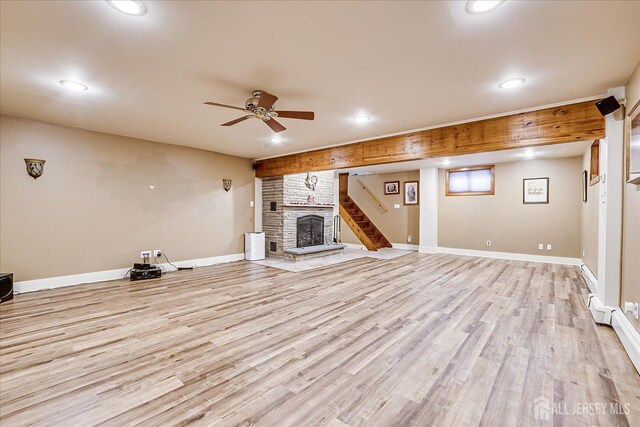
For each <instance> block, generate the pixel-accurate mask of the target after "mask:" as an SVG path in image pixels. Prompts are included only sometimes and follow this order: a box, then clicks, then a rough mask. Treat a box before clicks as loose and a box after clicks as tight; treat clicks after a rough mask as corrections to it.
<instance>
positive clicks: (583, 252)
mask: <svg viewBox="0 0 640 427" xmlns="http://www.w3.org/2000/svg"><path fill="white" fill-rule="evenodd" d="M586 254H587V251H585V250H584V249H583V250H582V256H583V257H584V256H585V255H586Z"/></svg>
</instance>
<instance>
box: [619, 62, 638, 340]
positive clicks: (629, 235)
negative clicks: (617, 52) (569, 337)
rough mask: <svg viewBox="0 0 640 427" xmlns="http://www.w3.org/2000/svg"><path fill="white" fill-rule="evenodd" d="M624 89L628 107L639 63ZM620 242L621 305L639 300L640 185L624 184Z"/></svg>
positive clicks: (632, 100)
mask: <svg viewBox="0 0 640 427" xmlns="http://www.w3.org/2000/svg"><path fill="white" fill-rule="evenodd" d="M625 90H626V98H627V107H628V110H627V111H629V110H630V109H631V108H633V106H634V105H635V104H636V102H638V100H639V99H640V64H638V66H637V67H636V69H635V71H634V72H633V74H632V75H631V78H630V79H629V81H628V82H627V85H626V88H625ZM627 125H628V121H627ZM625 174H626V172H625ZM625 179H626V175H625ZM622 246H623V249H622V292H621V298H622V301H621V305H624V302H625V301H632V302H638V303H640V185H634V184H627V183H625V184H624V205H623V230H622ZM627 317H628V318H629V320H631V322H632V323H633V324H634V325H635V327H636V329H638V330H639V331H640V322H639V321H638V320H637V319H635V318H634V317H633V316H630V315H628V316H627Z"/></svg>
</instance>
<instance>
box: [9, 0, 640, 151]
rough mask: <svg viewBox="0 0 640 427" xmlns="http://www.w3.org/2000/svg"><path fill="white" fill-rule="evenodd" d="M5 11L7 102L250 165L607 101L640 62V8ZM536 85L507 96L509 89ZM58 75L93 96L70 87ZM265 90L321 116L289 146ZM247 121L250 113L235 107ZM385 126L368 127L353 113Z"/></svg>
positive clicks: (203, 5) (530, 4)
mask: <svg viewBox="0 0 640 427" xmlns="http://www.w3.org/2000/svg"><path fill="white" fill-rule="evenodd" d="M146 4H147V7H148V13H147V14H146V15H144V16H141V17H135V16H128V15H124V14H121V13H119V12H117V11H116V10H114V9H113V8H111V7H110V6H109V5H108V4H107V3H106V2H104V1H102V0H97V1H6V0H4V1H2V2H1V3H0V17H1V18H0V19H1V21H0V28H1V29H0V77H1V78H0V109H1V111H2V113H6V114H12V115H17V116H24V117H31V118H36V119H41V120H46V121H51V122H54V123H61V124H66V125H71V126H78V127H83V128H87V129H92V130H98V131H103V132H110V133H115V134H121V135H127V136H132V137H138V138H144V139H150V140H155V141H161V142H167V143H172V144H180V145H187V146H192V147H198V148H203V149H207V150H212V151H219V152H222V153H228V154H235V155H240V156H245V157H251V158H262V157H269V156H274V155H278V154H283V153H290V152H295V151H300V150H305V149H310V148H315V147H321V146H327V145H334V144H339V143H344V142H348V141H354V140H360V139H365V138H370V137H375V136H379V135H384V134H390V133H395V132H402V131H406V130H410V129H416V128H421V127H426V126H432V125H437V124H442V123H448V122H453V121H460V120H467V119H471V118H475V117H481V116H487V115H492V114H498V113H504V112H508V111H513V110H519V109H524V108H530V107H535V106H540V105H546V104H551V103H557V102H563V101H567V100H573V99H579V98H584V97H589V96H595V95H599V94H602V93H604V92H605V91H606V89H607V88H610V87H614V86H618V85H622V84H624V83H625V82H626V80H627V78H628V77H629V75H630V74H631V72H632V71H633V69H634V67H635V65H636V64H637V63H638V61H639V60H640V22H639V21H640V2H638V1H620V2H616V1H603V2H599V1H584V2H572V1H566V2H565V1H554V2H548V1H511V0H507V1H506V2H505V3H504V4H503V5H502V6H500V7H499V8H498V9H497V10H495V11H493V12H490V13H487V14H484V15H471V14H468V13H466V12H465V2H435V1H428V2H427V1H425V2H399V1H393V2H382V1H377V2H311V1H305V2H294V1H291V2H268V3H267V2H260V3H258V2H244V1H238V2H214V1H211V2H207V1H199V2H190V1H179V2H178V1H157V2H156V1H148V0H147V1H146ZM517 76H524V77H526V78H527V84H526V85H525V86H523V87H521V88H518V89H515V90H511V91H504V90H500V89H498V88H497V84H498V83H499V82H500V81H502V80H505V79H507V78H510V77H517ZM61 79H75V80H80V81H82V82H84V83H86V84H87V85H89V87H90V89H89V91H87V92H82V93H69V92H68V90H65V89H64V88H63V87H61V86H60V85H59V84H58V81H59V80H61ZM252 89H264V90H267V91H269V92H271V93H273V94H275V95H277V96H279V97H280V100H279V101H278V102H277V103H276V106H277V107H278V108H279V109H284V110H313V111H315V112H316V120H315V121H314V122H307V121H299V120H288V119H282V120H281V121H282V123H283V124H284V125H285V126H287V127H288V130H287V131H285V132H283V134H282V136H283V138H284V142H283V143H282V144H280V145H274V144H272V143H270V141H269V140H270V138H271V136H272V135H273V134H272V132H271V130H270V129H269V128H268V127H267V126H266V125H265V124H263V123H260V122H259V121H257V120H249V121H246V122H243V123H240V124H238V125H236V126H233V127H220V126H219V125H220V124H221V123H224V122H226V121H229V120H232V119H234V118H237V117H239V116H240V115H241V114H242V113H241V112H239V111H234V110H227V109H221V108H215V107H210V106H205V105H203V102H204V101H216V102H221V103H226V104H232V105H238V106H242V105H243V102H244V100H245V99H246V98H248V97H249V95H250V91H251V90H252ZM238 113H240V114H238ZM358 113H366V114H368V115H370V116H371V117H372V118H373V121H372V122H370V123H369V124H367V125H357V124H355V123H354V122H353V121H352V117H353V116H354V115H355V114H358Z"/></svg>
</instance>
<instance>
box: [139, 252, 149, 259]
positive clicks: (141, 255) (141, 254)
mask: <svg viewBox="0 0 640 427" xmlns="http://www.w3.org/2000/svg"><path fill="white" fill-rule="evenodd" d="M150 256H151V251H140V258H149V257H150Z"/></svg>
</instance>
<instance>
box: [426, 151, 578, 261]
mask: <svg viewBox="0 0 640 427" xmlns="http://www.w3.org/2000/svg"><path fill="white" fill-rule="evenodd" d="M495 173H496V194H495V195H494V196H449V197H447V196H445V195H444V170H440V171H439V183H438V193H439V194H438V246H441V247H449V248H462V249H474V250H490V251H498V252H513V253H524V254H536V255H549V256H564V257H576V258H577V257H579V256H580V215H581V212H580V210H581V206H580V205H581V204H582V186H581V183H580V180H581V173H582V158H581V157H572V158H562V159H548V160H528V161H521V162H514V163H501V164H497V165H496V170H495ZM537 177H549V178H550V184H549V199H550V202H549V204H544V205H524V204H523V203H522V179H523V178H537ZM487 240H491V241H492V245H491V247H487V246H486V241H487ZM539 243H544V244H545V248H546V244H548V243H550V244H551V245H552V250H551V251H547V250H546V249H545V250H542V251H541V250H538V244H539Z"/></svg>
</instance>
